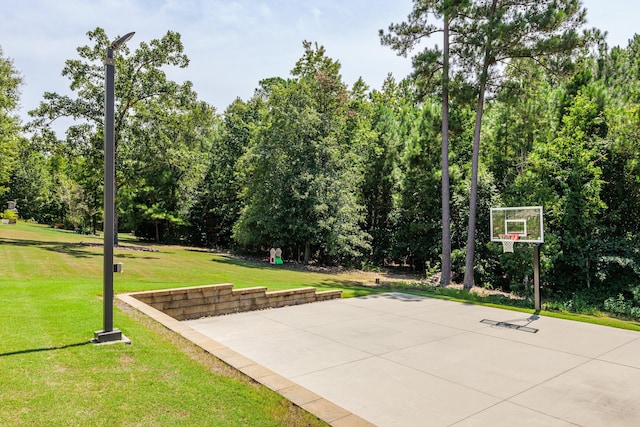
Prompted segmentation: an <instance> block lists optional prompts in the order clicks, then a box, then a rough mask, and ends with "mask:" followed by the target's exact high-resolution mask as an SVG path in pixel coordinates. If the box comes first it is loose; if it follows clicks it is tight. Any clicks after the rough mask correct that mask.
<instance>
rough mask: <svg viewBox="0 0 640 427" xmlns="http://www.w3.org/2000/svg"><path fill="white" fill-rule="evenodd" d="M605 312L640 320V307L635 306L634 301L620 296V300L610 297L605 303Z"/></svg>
mask: <svg viewBox="0 0 640 427" xmlns="http://www.w3.org/2000/svg"><path fill="white" fill-rule="evenodd" d="M604 309H605V311H607V312H609V313H612V314H615V315H618V316H624V317H627V318H632V319H640V307H637V306H634V305H633V302H632V301H628V300H626V299H625V298H624V295H622V294H618V298H614V297H609V298H607V299H606V300H605V301H604Z"/></svg>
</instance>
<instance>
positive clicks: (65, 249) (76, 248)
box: [0, 238, 102, 258]
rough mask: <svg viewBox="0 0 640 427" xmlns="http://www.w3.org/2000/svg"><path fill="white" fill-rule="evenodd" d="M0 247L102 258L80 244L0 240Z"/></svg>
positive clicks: (99, 253)
mask: <svg viewBox="0 0 640 427" xmlns="http://www.w3.org/2000/svg"><path fill="white" fill-rule="evenodd" d="M0 244H2V245H12V246H20V247H37V248H40V249H43V250H45V251H50V252H56V253H63V254H66V255H70V256H72V257H75V258H92V257H97V256H102V252H94V251H89V250H87V249H84V248H85V246H83V245H82V244H81V243H58V242H46V241H40V240H22V239H7V238H2V239H0Z"/></svg>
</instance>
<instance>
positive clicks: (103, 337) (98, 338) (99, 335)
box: [93, 328, 122, 344]
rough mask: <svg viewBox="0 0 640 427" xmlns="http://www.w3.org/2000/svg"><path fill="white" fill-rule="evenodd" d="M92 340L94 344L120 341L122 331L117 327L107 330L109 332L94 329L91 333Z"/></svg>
mask: <svg viewBox="0 0 640 427" xmlns="http://www.w3.org/2000/svg"><path fill="white" fill-rule="evenodd" d="M93 341H94V342H95V343H96V344H101V343H104V342H111V341H122V332H121V331H120V329H118V328H113V331H109V332H105V331H96V332H95V333H94V334H93Z"/></svg>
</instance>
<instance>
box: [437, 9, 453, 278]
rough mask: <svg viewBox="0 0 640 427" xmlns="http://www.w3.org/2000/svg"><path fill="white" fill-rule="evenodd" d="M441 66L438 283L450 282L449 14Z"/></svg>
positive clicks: (445, 25) (446, 20) (445, 26)
mask: <svg viewBox="0 0 640 427" xmlns="http://www.w3.org/2000/svg"><path fill="white" fill-rule="evenodd" d="M442 53H443V55H442V56H443V68H442V262H441V268H440V285H441V286H447V285H448V284H449V283H450V282H451V213H450V204H449V16H448V15H447V14H446V13H445V15H444V45H443V51H442Z"/></svg>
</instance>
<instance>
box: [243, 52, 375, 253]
mask: <svg viewBox="0 0 640 427" xmlns="http://www.w3.org/2000/svg"><path fill="white" fill-rule="evenodd" d="M303 46H304V48H305V54H304V56H303V57H302V58H301V59H300V60H299V61H298V63H297V64H296V66H295V67H294V69H293V71H292V74H293V75H294V76H296V77H297V78H296V79H291V80H288V81H286V82H269V83H270V84H269V85H268V86H265V87H263V93H264V96H265V99H266V102H265V108H261V110H260V119H259V122H258V125H257V126H256V128H255V133H254V134H253V138H252V142H251V145H250V147H249V149H248V150H247V151H246V152H245V153H244V155H243V156H242V158H241V159H240V162H239V166H240V171H241V182H242V185H243V189H242V197H243V198H244V200H245V206H244V208H243V209H242V212H241V214H240V218H239V220H238V222H237V223H236V225H235V226H234V238H235V239H236V240H237V241H238V242H239V243H241V244H243V245H249V246H254V247H259V246H263V247H275V246H279V247H282V248H283V249H285V250H289V251H290V252H289V253H290V254H295V253H296V252H297V253H298V257H300V255H299V254H301V253H302V251H304V261H305V262H309V259H310V256H311V250H312V249H313V250H314V251H319V253H320V256H321V257H323V258H325V260H328V261H329V260H331V259H338V260H341V261H343V262H349V261H351V260H356V259H358V258H359V257H361V256H363V255H364V254H365V251H368V249H369V242H368V240H369V236H368V235H367V233H366V232H364V231H363V230H362V228H361V225H362V222H363V220H364V210H363V207H362V205H361V204H360V200H359V197H358V191H357V189H358V186H359V183H360V179H361V170H360V169H359V167H358V166H359V164H360V162H361V159H360V150H359V146H360V145H359V144H360V140H359V137H360V134H359V132H358V131H357V129H356V130H353V129H352V128H351V129H350V116H352V114H350V110H349V109H348V107H349V105H348V103H347V100H348V93H347V90H346V87H345V86H344V84H343V83H342V82H341V80H340V75H339V73H338V72H339V68H340V67H339V63H337V62H335V61H333V60H331V59H330V58H327V57H326V56H325V51H324V48H322V47H319V46H317V45H316V46H315V48H314V47H312V45H311V44H310V43H308V42H305V43H304V44H303ZM273 83H275V84H273Z"/></svg>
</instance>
